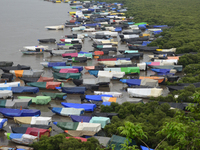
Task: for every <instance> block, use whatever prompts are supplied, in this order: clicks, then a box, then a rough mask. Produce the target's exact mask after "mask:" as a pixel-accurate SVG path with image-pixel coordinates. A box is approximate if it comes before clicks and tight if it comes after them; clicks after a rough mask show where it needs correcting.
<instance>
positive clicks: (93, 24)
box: [83, 23, 101, 27]
mask: <svg viewBox="0 0 200 150" xmlns="http://www.w3.org/2000/svg"><path fill="white" fill-rule="evenodd" d="M83 26H86V27H96V26H101V24H100V23H91V24H83Z"/></svg>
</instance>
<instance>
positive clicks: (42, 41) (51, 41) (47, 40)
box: [38, 38, 56, 43]
mask: <svg viewBox="0 0 200 150" xmlns="http://www.w3.org/2000/svg"><path fill="white" fill-rule="evenodd" d="M38 41H39V42H40V43H56V39H51V38H50V39H38Z"/></svg>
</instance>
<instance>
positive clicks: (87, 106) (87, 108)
mask: <svg viewBox="0 0 200 150" xmlns="http://www.w3.org/2000/svg"><path fill="white" fill-rule="evenodd" d="M61 105H63V106H64V107H71V108H83V109H84V110H85V111H94V109H95V108H96V105H95V104H76V103H65V102H62V103H61Z"/></svg>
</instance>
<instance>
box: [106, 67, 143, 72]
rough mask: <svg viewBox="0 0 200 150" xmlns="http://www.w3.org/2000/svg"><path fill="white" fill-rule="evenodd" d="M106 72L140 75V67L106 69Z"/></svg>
mask: <svg viewBox="0 0 200 150" xmlns="http://www.w3.org/2000/svg"><path fill="white" fill-rule="evenodd" d="M104 71H116V72H125V74H132V73H137V74H140V68H139V67H121V68H104Z"/></svg>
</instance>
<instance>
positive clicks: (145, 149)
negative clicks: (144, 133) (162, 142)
mask: <svg viewBox="0 0 200 150" xmlns="http://www.w3.org/2000/svg"><path fill="white" fill-rule="evenodd" d="M140 148H141V149H142V150H149V148H147V147H145V146H142V145H140ZM150 150H154V149H152V148H150Z"/></svg>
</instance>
